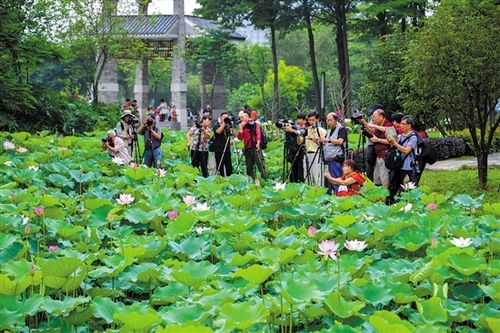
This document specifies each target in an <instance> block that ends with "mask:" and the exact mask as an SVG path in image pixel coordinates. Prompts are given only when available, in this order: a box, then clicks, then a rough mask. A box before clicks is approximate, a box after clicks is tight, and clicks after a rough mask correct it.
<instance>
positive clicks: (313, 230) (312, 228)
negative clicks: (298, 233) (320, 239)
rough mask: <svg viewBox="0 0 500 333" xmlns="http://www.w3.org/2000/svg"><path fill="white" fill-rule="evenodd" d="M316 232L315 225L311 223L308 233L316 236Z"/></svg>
mask: <svg viewBox="0 0 500 333" xmlns="http://www.w3.org/2000/svg"><path fill="white" fill-rule="evenodd" d="M316 232H317V230H316V228H315V227H314V226H313V225H310V226H309V228H307V234H308V235H309V237H314V236H316Z"/></svg>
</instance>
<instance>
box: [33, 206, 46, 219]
mask: <svg viewBox="0 0 500 333" xmlns="http://www.w3.org/2000/svg"><path fill="white" fill-rule="evenodd" d="M33 211H34V212H35V215H36V216H38V217H41V216H43V213H44V211H45V210H44V209H43V207H41V206H38V207H35V208H33Z"/></svg>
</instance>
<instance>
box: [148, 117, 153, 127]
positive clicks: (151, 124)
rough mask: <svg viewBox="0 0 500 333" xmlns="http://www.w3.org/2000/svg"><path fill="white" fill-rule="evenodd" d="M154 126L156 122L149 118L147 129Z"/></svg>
mask: <svg viewBox="0 0 500 333" xmlns="http://www.w3.org/2000/svg"><path fill="white" fill-rule="evenodd" d="M154 124H155V121H154V120H153V119H151V118H148V119H147V120H146V126H147V127H152V126H153V125H154Z"/></svg>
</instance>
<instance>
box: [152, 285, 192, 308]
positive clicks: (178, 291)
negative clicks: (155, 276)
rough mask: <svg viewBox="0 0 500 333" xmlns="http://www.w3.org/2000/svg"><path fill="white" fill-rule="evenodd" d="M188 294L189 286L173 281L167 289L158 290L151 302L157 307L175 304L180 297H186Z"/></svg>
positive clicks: (159, 288)
mask: <svg viewBox="0 0 500 333" xmlns="http://www.w3.org/2000/svg"><path fill="white" fill-rule="evenodd" d="M188 292H189V288H188V287H187V286H185V285H183V284H180V283H178V282H175V281H173V282H171V283H170V284H168V285H167V286H165V287H158V288H156V289H155V291H154V292H153V295H152V299H151V301H152V303H153V304H155V305H163V304H169V303H174V302H175V301H177V299H179V298H180V297H185V296H186V295H187V294H188Z"/></svg>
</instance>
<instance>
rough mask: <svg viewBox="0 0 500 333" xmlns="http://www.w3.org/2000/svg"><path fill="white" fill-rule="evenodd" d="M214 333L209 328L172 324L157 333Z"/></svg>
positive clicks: (159, 329) (161, 328)
mask: <svg viewBox="0 0 500 333" xmlns="http://www.w3.org/2000/svg"><path fill="white" fill-rule="evenodd" d="M194 332H196V333H213V330H212V329H211V328H209V327H203V326H198V325H197V324H191V323H189V324H182V325H178V324H172V325H168V326H166V327H160V328H158V329H157V330H156V333H194Z"/></svg>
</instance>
